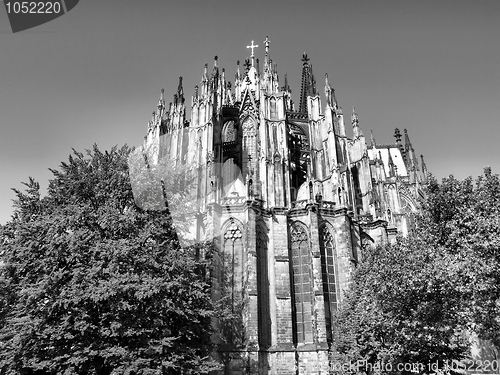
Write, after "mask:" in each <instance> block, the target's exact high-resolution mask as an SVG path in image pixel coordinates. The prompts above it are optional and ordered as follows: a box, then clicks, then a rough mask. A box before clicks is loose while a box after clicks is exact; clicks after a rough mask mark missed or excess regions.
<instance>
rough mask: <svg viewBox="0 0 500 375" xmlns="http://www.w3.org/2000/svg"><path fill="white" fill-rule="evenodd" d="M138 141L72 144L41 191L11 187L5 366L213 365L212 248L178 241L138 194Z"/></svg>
mask: <svg viewBox="0 0 500 375" xmlns="http://www.w3.org/2000/svg"><path fill="white" fill-rule="evenodd" d="M132 151H133V150H132V149H130V148H129V147H127V146H124V147H122V148H120V149H117V148H116V147H115V148H113V149H112V150H111V151H109V152H108V151H106V152H104V153H103V152H101V151H100V150H99V149H98V148H97V146H94V147H93V150H91V151H87V156H85V155H83V154H82V153H79V152H77V151H74V153H73V155H71V156H70V157H69V162H67V163H64V162H63V163H62V164H61V168H60V170H59V171H58V170H52V172H53V174H54V179H53V180H52V181H50V184H49V188H48V193H47V196H46V197H44V198H41V197H40V191H39V190H40V187H39V185H38V183H36V182H35V181H34V180H33V179H30V181H29V182H28V183H26V187H27V190H26V192H21V191H19V190H15V192H16V195H17V200H16V202H15V212H14V215H13V218H12V220H11V221H10V222H9V223H7V224H6V225H5V226H4V227H3V228H1V229H2V231H1V238H0V244H2V245H1V246H2V252H1V257H2V259H3V264H2V267H1V270H0V336H1V337H0V370H2V373H6V374H11V373H12V374H13V373H28V374H30V373H32V374H34V373H44V374H56V373H57V374H111V373H113V374H170V373H180V372H182V373H184V374H198V373H205V372H208V371H209V370H211V369H213V368H214V366H215V363H213V362H212V361H210V360H209V359H208V358H209V354H210V350H211V346H210V336H211V334H212V330H211V324H210V320H211V317H212V315H213V307H212V304H211V299H210V291H209V285H208V283H207V282H206V277H205V273H206V272H208V268H207V267H209V265H208V264H207V262H206V261H205V260H204V259H205V257H204V256H203V254H209V252H210V248H209V246H208V245H207V246H205V245H203V244H201V245H197V246H191V247H186V248H182V247H181V246H180V245H179V242H178V238H177V236H176V232H175V229H174V227H173V225H172V218H171V215H169V212H168V210H167V209H163V210H158V209H156V210H149V209H145V208H144V207H143V208H141V207H138V206H137V205H136V204H135V201H134V195H133V193H132V188H131V183H130V179H129V167H128V156H129V155H130V154H131V152H132ZM171 177H172V180H176V178H175V176H171ZM139 180H140V178H139ZM143 180H144V181H145V182H144V183H145V184H147V183H149V182H148V180H147V179H143ZM147 191H148V189H147V188H146V189H144V190H143V193H144V192H145V194H147ZM149 193H150V194H152V195H155V194H157V192H151V191H150V192H149ZM146 208H147V207H146Z"/></svg>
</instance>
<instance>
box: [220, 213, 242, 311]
mask: <svg viewBox="0 0 500 375" xmlns="http://www.w3.org/2000/svg"><path fill="white" fill-rule="evenodd" d="M242 237H243V235H242V233H241V229H240V227H239V226H238V225H237V224H236V223H235V222H232V223H231V224H230V225H229V227H228V228H227V229H226V232H225V233H224V270H223V271H224V272H225V273H226V275H225V277H224V278H223V282H226V283H228V292H229V293H230V296H231V303H232V307H233V308H234V307H235V305H236V304H237V303H238V302H239V301H241V297H242V290H243V240H242Z"/></svg>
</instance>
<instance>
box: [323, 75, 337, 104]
mask: <svg viewBox="0 0 500 375" xmlns="http://www.w3.org/2000/svg"><path fill="white" fill-rule="evenodd" d="M325 97H326V103H327V105H328V106H329V107H330V108H331V109H333V110H336V109H337V99H336V98H335V90H334V89H333V88H332V87H331V86H330V82H328V73H326V74H325Z"/></svg>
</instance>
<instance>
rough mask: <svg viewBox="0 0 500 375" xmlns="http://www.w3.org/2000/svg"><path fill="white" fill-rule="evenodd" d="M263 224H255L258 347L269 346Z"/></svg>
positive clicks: (269, 321)
mask: <svg viewBox="0 0 500 375" xmlns="http://www.w3.org/2000/svg"><path fill="white" fill-rule="evenodd" d="M267 232H268V230H267V228H266V226H265V224H263V223H259V224H257V303H258V309H259V312H258V323H259V347H260V348H268V347H269V346H270V345H271V316H270V307H269V271H268V261H267V255H268V254H267V249H268V243H269V237H268V235H267Z"/></svg>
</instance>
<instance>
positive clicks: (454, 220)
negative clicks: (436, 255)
mask: <svg viewBox="0 0 500 375" xmlns="http://www.w3.org/2000/svg"><path fill="white" fill-rule="evenodd" d="M428 195H429V198H428V199H427V202H426V204H425V206H424V209H425V211H424V212H425V213H426V217H425V219H426V220H425V221H424V222H423V225H425V228H426V230H428V231H429V232H430V233H432V234H433V236H434V237H435V238H436V241H437V242H438V243H439V244H440V245H442V246H444V247H445V248H446V249H447V251H448V252H449V253H450V254H453V255H454V256H455V258H456V259H457V260H458V262H459V266H458V267H457V275H456V278H457V282H458V284H459V285H460V287H461V291H462V295H463V300H464V309H465V312H466V314H467V315H468V320H469V322H470V324H471V327H470V329H471V330H472V331H474V332H475V333H477V334H478V335H479V336H480V337H482V338H484V339H488V340H491V341H492V342H493V344H494V345H495V346H496V347H500V219H499V217H500V179H499V176H498V175H492V174H491V169H490V168H485V171H484V175H482V176H479V177H478V178H477V179H476V181H475V182H474V181H473V180H472V178H470V177H469V178H467V179H465V180H463V181H459V180H457V179H455V178H453V176H450V177H449V178H447V179H443V181H442V183H441V184H438V183H437V181H436V180H435V179H431V181H430V184H429V188H428Z"/></svg>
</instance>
